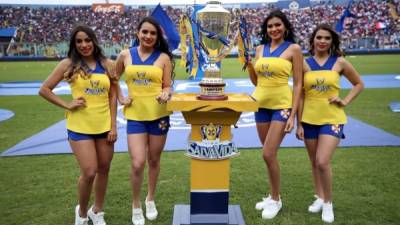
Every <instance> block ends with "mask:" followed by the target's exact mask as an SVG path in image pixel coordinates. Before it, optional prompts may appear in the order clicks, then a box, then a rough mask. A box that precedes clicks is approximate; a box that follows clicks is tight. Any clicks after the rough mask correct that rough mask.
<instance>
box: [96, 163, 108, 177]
mask: <svg viewBox="0 0 400 225" xmlns="http://www.w3.org/2000/svg"><path fill="white" fill-rule="evenodd" d="M110 165H111V162H107V163H101V164H99V166H98V168H97V173H101V174H108V172H109V171H110Z"/></svg>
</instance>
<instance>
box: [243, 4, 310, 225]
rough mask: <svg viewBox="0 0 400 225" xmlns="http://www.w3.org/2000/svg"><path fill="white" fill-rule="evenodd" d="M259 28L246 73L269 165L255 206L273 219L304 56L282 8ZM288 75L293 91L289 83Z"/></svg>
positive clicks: (278, 202)
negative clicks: (265, 190)
mask: <svg viewBox="0 0 400 225" xmlns="http://www.w3.org/2000/svg"><path fill="white" fill-rule="evenodd" d="M261 29H262V30H261V33H260V34H261V38H262V41H261V43H262V44H261V45H260V46H258V47H257V49H256V55H255V58H256V64H255V65H254V66H253V64H251V63H250V65H249V75H250V80H251V82H252V83H253V84H254V85H255V86H256V88H255V91H254V93H253V97H254V98H255V99H256V100H257V102H258V103H259V104H260V108H259V110H258V112H256V113H255V120H256V126H257V131H258V136H259V138H260V141H261V143H262V144H263V158H264V161H265V162H266V164H267V168H268V176H269V185H270V195H269V196H268V197H265V198H263V201H261V202H259V203H257V204H256V209H257V210H262V218H264V219H272V218H274V217H275V216H276V215H277V214H278V212H279V211H280V209H281V208H282V201H281V199H280V171H279V163H278V159H277V153H278V149H279V146H280V144H281V142H282V140H283V138H284V136H285V134H286V133H289V132H291V130H292V129H293V124H294V117H295V114H296V111H297V107H298V104H299V99H300V93H301V87H302V80H303V79H302V66H303V64H302V63H303V55H302V52H301V48H300V46H299V45H297V44H295V43H294V34H293V30H292V26H291V24H290V22H289V20H288V19H287V17H286V16H285V14H283V13H282V12H281V11H279V10H276V11H273V12H271V13H270V14H269V15H268V17H267V18H266V19H265V20H264V22H263V24H262V27H261ZM291 75H293V91H292V89H291V88H290V86H289V84H288V81H289V76H291Z"/></svg>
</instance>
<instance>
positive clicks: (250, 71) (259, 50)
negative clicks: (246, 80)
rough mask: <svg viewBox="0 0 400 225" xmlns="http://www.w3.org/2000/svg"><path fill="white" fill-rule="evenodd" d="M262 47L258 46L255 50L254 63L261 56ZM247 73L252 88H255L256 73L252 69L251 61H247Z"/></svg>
mask: <svg viewBox="0 0 400 225" xmlns="http://www.w3.org/2000/svg"><path fill="white" fill-rule="evenodd" d="M263 47H264V45H259V46H257V48H256V55H255V61H257V59H259V58H260V55H261V54H262V52H261V51H262V49H263ZM247 71H248V72H249V77H250V81H251V83H252V84H253V85H254V86H257V74H256V71H255V69H254V65H253V63H252V61H249V64H248V67H247Z"/></svg>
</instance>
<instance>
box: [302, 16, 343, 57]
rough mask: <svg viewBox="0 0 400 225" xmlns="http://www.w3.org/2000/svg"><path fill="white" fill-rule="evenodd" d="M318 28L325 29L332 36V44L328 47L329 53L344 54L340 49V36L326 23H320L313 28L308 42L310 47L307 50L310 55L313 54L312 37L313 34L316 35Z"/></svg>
mask: <svg viewBox="0 0 400 225" xmlns="http://www.w3.org/2000/svg"><path fill="white" fill-rule="evenodd" d="M320 30H326V31H328V32H329V33H330V34H331V37H332V44H331V47H330V48H329V53H330V54H331V55H336V56H344V52H343V51H342V50H341V49H340V36H339V35H338V34H337V33H336V32H335V31H334V30H333V29H332V27H331V26H329V25H328V24H320V25H318V26H317V28H315V30H314V31H313V32H312V34H311V36H310V39H309V43H310V48H309V50H308V51H309V52H310V54H311V55H314V54H315V52H314V39H315V36H316V35H317V32H318V31H320Z"/></svg>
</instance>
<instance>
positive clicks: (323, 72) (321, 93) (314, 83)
mask: <svg viewBox="0 0 400 225" xmlns="http://www.w3.org/2000/svg"><path fill="white" fill-rule="evenodd" d="M309 42H310V53H311V57H309V58H307V59H306V60H305V62H304V91H303V94H302V98H301V100H300V106H299V112H298V121H301V122H298V124H297V125H298V126H297V131H296V135H297V137H298V138H299V139H301V140H304V142H305V145H306V147H307V151H308V155H309V158H310V160H311V165H312V174H313V178H314V185H315V197H316V199H315V201H314V202H313V203H312V204H311V205H310V206H309V208H308V211H309V212H312V213H317V212H320V211H321V210H322V220H323V221H324V222H327V223H331V222H333V221H334V214H333V206H332V172H331V167H330V161H331V158H332V155H333V152H334V151H335V149H336V147H337V146H338V144H339V142H340V139H341V138H344V134H343V126H344V124H345V123H346V122H347V119H346V115H345V113H344V107H345V106H347V105H348V104H349V103H350V102H351V101H352V100H353V99H354V98H355V97H356V96H357V95H358V94H360V92H361V91H362V89H363V88H364V84H363V82H362V80H361V79H360V76H359V74H358V73H357V71H356V70H355V69H354V68H353V66H352V65H351V64H350V63H349V62H348V61H347V60H345V59H344V57H343V53H342V51H341V50H340V39H339V35H338V34H336V32H335V31H333V30H332V28H331V27H330V26H328V25H320V26H318V27H317V28H316V29H315V30H314V32H313V33H312V35H311V37H310V40H309ZM341 74H342V75H344V76H345V77H346V78H347V79H348V80H349V81H350V82H351V83H352V84H353V88H352V89H351V91H350V92H349V94H347V96H346V97H345V98H343V99H341V98H340V97H339V91H340V77H341Z"/></svg>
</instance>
